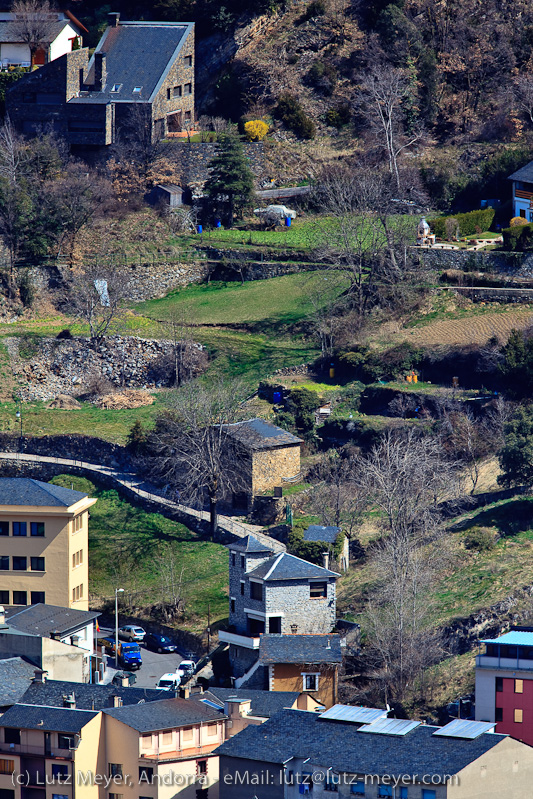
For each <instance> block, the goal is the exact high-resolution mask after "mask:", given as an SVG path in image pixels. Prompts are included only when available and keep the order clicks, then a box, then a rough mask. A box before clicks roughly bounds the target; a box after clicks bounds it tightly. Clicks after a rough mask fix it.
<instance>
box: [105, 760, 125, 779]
mask: <svg viewBox="0 0 533 799" xmlns="http://www.w3.org/2000/svg"><path fill="white" fill-rule="evenodd" d="M108 771H109V776H110V777H122V763H109V764H108Z"/></svg>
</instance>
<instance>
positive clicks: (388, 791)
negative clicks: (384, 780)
mask: <svg viewBox="0 0 533 799" xmlns="http://www.w3.org/2000/svg"><path fill="white" fill-rule="evenodd" d="M378 796H392V785H380V786H379V787H378Z"/></svg>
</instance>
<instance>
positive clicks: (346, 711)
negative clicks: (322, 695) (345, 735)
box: [320, 705, 387, 724]
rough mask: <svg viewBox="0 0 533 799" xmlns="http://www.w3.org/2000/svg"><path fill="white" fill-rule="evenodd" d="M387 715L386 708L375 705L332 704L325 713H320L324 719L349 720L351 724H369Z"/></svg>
mask: <svg viewBox="0 0 533 799" xmlns="http://www.w3.org/2000/svg"><path fill="white" fill-rule="evenodd" d="M386 715H387V711H386V710H380V709H379V708H376V707H361V706H357V707H353V706H351V705H333V707H330V709H329V710H326V712H325V713H321V714H320V718H321V719H325V721H349V722H351V723H352V724H357V723H358V724H370V723H371V722H372V721H375V720H376V719H380V718H382V717H383V716H386Z"/></svg>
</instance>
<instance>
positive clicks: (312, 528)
mask: <svg viewBox="0 0 533 799" xmlns="http://www.w3.org/2000/svg"><path fill="white" fill-rule="evenodd" d="M340 532H342V531H341V528H340V527H334V526H329V527H324V526H323V525H321V524H311V525H309V527H308V528H307V530H305V532H304V541H316V542H318V543H321V544H322V543H323V544H324V545H326V544H329V545H330V546H333V544H334V543H335V541H336V540H337V536H338V535H339V533H340ZM338 560H339V567H340V568H341V569H342V570H343V571H347V570H348V567H349V565H350V544H349V541H348V538H347V536H346V535H345V536H344V544H343V547H342V551H341V553H340V555H339V559H338Z"/></svg>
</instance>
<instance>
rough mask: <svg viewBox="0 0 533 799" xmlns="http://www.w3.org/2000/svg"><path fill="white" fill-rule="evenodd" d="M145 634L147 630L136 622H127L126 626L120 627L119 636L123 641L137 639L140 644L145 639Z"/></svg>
mask: <svg viewBox="0 0 533 799" xmlns="http://www.w3.org/2000/svg"><path fill="white" fill-rule="evenodd" d="M145 635H146V631H145V630H143V628H142V627H138V626H137V625H136V624H126V625H125V626H124V627H120V628H119V631H118V637H119V638H121V639H122V640H123V641H137V642H138V643H140V644H141V643H142V642H143V641H144V636H145Z"/></svg>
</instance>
